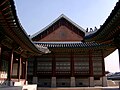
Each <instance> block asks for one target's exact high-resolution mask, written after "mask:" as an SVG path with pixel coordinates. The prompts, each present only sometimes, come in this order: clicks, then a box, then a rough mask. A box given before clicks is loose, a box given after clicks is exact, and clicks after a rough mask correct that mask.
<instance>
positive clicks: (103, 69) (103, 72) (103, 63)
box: [101, 50, 105, 76]
mask: <svg viewBox="0 0 120 90" xmlns="http://www.w3.org/2000/svg"><path fill="white" fill-rule="evenodd" d="M101 57H102V75H103V76H105V62H104V55H103V50H101Z"/></svg>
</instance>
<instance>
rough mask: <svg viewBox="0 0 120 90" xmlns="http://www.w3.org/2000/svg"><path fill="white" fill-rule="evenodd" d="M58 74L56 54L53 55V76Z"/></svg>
mask: <svg viewBox="0 0 120 90" xmlns="http://www.w3.org/2000/svg"><path fill="white" fill-rule="evenodd" d="M55 74H56V60H55V55H54V54H53V56H52V77H55Z"/></svg>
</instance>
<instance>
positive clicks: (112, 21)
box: [85, 0, 120, 42]
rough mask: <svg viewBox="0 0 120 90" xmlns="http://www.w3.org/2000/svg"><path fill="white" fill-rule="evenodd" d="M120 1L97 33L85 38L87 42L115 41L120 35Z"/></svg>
mask: <svg viewBox="0 0 120 90" xmlns="http://www.w3.org/2000/svg"><path fill="white" fill-rule="evenodd" d="M119 25H120V0H119V1H118V2H117V3H116V6H115V7H114V9H113V10H112V12H111V13H110V15H109V16H108V18H107V19H106V21H105V22H104V23H103V25H102V26H101V27H100V28H99V29H98V30H97V31H95V32H93V33H92V32H91V33H90V34H88V35H86V36H85V41H97V42H105V41H107V40H111V39H114V38H115V37H116V36H118V35H119V33H120V26H119Z"/></svg>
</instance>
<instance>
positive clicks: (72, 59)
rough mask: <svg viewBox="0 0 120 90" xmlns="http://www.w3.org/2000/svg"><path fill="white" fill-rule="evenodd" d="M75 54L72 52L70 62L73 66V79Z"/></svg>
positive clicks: (72, 75)
mask: <svg viewBox="0 0 120 90" xmlns="http://www.w3.org/2000/svg"><path fill="white" fill-rule="evenodd" d="M73 56H74V53H73V52H71V60H70V65H71V77H74V57H73Z"/></svg>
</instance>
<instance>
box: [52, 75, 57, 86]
mask: <svg viewBox="0 0 120 90" xmlns="http://www.w3.org/2000/svg"><path fill="white" fill-rule="evenodd" d="M51 87H56V77H52V80H51Z"/></svg>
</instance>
